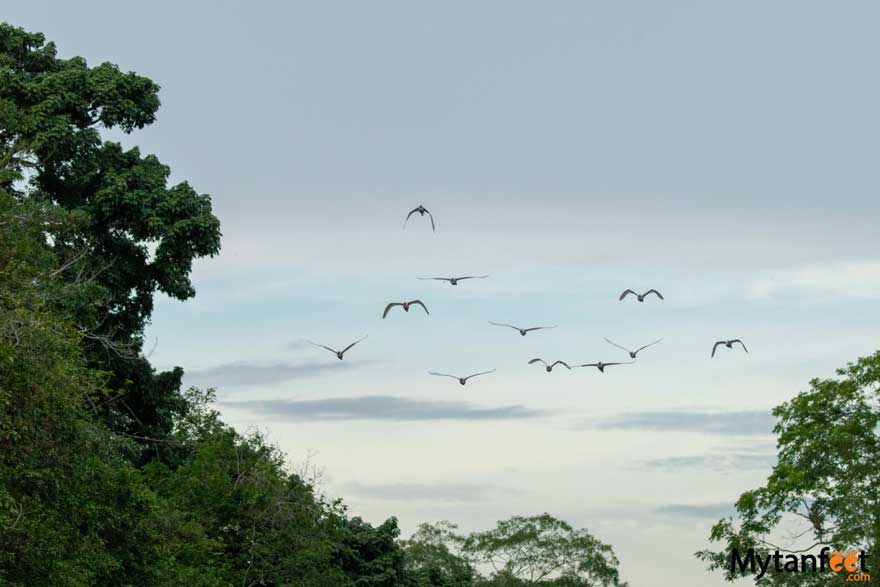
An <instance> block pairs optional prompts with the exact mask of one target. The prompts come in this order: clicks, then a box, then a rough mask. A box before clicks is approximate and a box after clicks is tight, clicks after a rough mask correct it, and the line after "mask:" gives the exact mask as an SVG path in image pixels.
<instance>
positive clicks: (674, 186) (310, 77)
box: [3, 0, 880, 587]
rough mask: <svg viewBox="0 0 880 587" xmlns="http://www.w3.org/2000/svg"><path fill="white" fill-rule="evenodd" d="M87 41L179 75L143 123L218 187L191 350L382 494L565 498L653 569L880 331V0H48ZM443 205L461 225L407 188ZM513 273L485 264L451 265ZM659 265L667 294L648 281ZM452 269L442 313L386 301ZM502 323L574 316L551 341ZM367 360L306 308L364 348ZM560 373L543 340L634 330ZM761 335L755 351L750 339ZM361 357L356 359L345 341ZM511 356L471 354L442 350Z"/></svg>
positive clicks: (249, 411) (291, 446)
mask: <svg viewBox="0 0 880 587" xmlns="http://www.w3.org/2000/svg"><path fill="white" fill-rule="evenodd" d="M3 18H4V19H7V20H8V21H10V22H12V23H14V24H17V25H19V26H23V27H25V28H27V29H30V30H38V31H42V32H44V33H46V35H47V36H48V37H49V38H50V39H52V40H54V41H56V42H57V43H58V45H59V48H60V50H61V52H62V54H63V55H68V56H69V55H74V54H77V55H83V56H84V57H86V58H87V59H89V61H90V62H92V63H98V62H100V61H103V60H111V61H113V62H115V63H118V64H119V65H120V67H121V68H122V69H124V70H135V71H137V72H139V73H141V74H144V75H148V76H150V77H151V78H153V79H155V80H156V81H157V82H158V83H159V84H160V85H161V86H162V93H161V98H162V102H163V107H162V110H161V111H160V112H159V121H158V123H157V124H155V125H154V126H153V127H151V128H149V129H146V130H144V131H141V132H138V133H135V134H134V135H132V136H131V137H126V138H125V139H124V141H125V142H126V143H127V144H138V145H140V146H141V147H142V148H143V150H144V151H146V152H155V153H156V154H158V155H159V157H160V158H161V159H162V160H163V161H165V162H166V163H168V164H169V165H171V167H172V168H173V170H174V176H175V178H177V179H183V178H186V179H187V180H189V181H190V182H191V183H192V184H193V185H194V186H195V187H196V189H198V190H200V191H204V192H207V193H210V194H211V195H212V197H213V199H214V204H215V209H216V211H217V213H218V215H219V216H220V218H221V221H222V222H223V232H224V242H223V251H222V254H221V255H220V257H218V258H217V259H214V260H209V261H203V262H199V263H198V264H197V265H196V270H195V275H194V280H195V283H196V286H197V289H198V292H199V293H198V296H197V298H196V299H195V300H191V301H189V302H187V303H184V304H180V303H178V302H172V301H168V300H160V302H159V303H158V305H157V308H156V313H155V316H154V320H153V325H152V327H151V328H150V330H149V333H148V336H149V338H150V341H149V343H148V346H149V344H152V341H153V340H154V339H158V343H157V346H156V349H155V352H154V353H153V355H152V360H153V361H154V363H155V364H156V365H158V366H160V367H170V366H172V365H178V364H179V365H182V366H183V367H184V368H185V369H187V370H188V371H189V375H188V381H190V382H192V383H197V384H199V385H206V386H207V385H212V386H215V387H217V388H218V389H219V393H218V395H219V398H220V400H221V402H222V403H221V407H222V409H223V412H224V416H225V417H226V418H227V419H229V420H230V421H231V422H232V423H234V424H235V425H236V426H238V427H239V428H242V429H247V428H249V427H259V428H260V429H263V430H265V431H267V433H268V435H269V437H270V438H272V439H273V440H274V441H275V442H277V443H278V444H279V446H281V447H282V448H283V449H285V450H286V451H287V452H288V453H289V455H290V458H291V460H292V462H293V463H294V464H297V463H302V462H303V461H304V460H305V459H306V458H308V456H309V455H310V454H311V455H312V456H311V459H312V461H313V462H314V463H315V464H317V465H319V466H321V467H322V468H323V470H324V488H325V490H326V491H328V492H329V493H331V494H333V495H340V496H343V497H344V498H345V499H346V501H347V502H348V503H349V504H350V505H351V508H352V511H353V513H356V514H361V515H364V516H365V517H367V518H368V519H370V520H371V521H375V522H378V521H380V520H381V519H383V518H384V517H387V516H389V515H397V516H398V517H399V518H400V521H401V526H402V527H403V529H404V531H405V532H409V531H411V530H412V529H413V528H414V527H415V525H416V524H417V523H418V522H421V521H433V520H439V519H449V520H451V521H455V522H459V523H460V524H461V525H462V527H463V528H464V529H465V530H472V529H481V528H486V527H488V526H489V525H491V524H492V523H493V522H494V521H495V520H497V519H499V518H502V517H506V516H509V515H513V514H529V513H538V512H541V511H545V510H547V511H550V512H551V513H554V514H556V515H559V516H562V517H565V518H566V519H568V520H569V521H571V522H572V523H574V524H576V525H579V526H585V527H588V528H589V529H590V530H592V531H593V532H594V533H595V534H596V535H597V536H599V538H601V539H602V540H605V541H607V542H610V543H611V544H612V545H613V546H614V548H615V550H616V551H617V553H618V554H619V556H620V558H621V560H622V571H623V574H624V576H625V578H627V579H628V580H630V581H631V583H632V584H633V585H634V586H645V585H673V584H674V585H680V586H682V587H697V586H699V587H705V586H708V585H719V586H720V585H722V584H723V583H722V581H721V580H720V577H717V576H709V575H706V574H705V572H704V571H703V567H702V565H701V563H700V562H699V561H697V560H696V559H694V558H693V557H692V553H693V552H694V551H695V550H698V549H700V548H703V547H705V546H706V538H707V536H708V529H709V527H710V525H711V523H712V522H713V521H714V520H715V519H717V517H718V516H719V515H723V513H724V512H725V511H727V510H726V508H727V507H728V506H729V504H730V503H732V502H733V500H735V498H736V497H737V496H738V494H739V493H740V492H742V491H744V490H747V489H750V488H754V487H755V486H757V485H758V484H759V483H761V481H762V480H763V479H764V478H765V476H766V474H767V472H768V470H769V467H770V464H771V463H772V452H773V450H772V449H773V439H772V437H771V436H769V435H767V434H763V433H762V432H761V431H762V430H764V429H765V428H766V425H769V421H768V420H767V416H766V412H767V410H769V408H770V407H772V406H773V405H776V404H778V403H780V402H781V401H784V400H785V399H787V398H789V397H791V396H792V395H794V394H795V393H796V392H797V391H798V390H801V389H804V388H805V387H806V385H807V382H808V380H809V379H810V378H812V377H815V376H830V375H831V374H832V373H833V369H834V368H835V367H838V366H841V365H843V364H844V363H845V362H846V361H847V360H852V359H855V358H856V357H858V356H863V355H866V354H869V353H871V352H873V351H874V350H875V349H876V348H877V346H878V342H880V341H878V339H877V335H876V333H877V331H878V325H880V312H878V304H877V298H878V294H877V291H880V289H878V288H880V256H878V254H877V252H876V251H877V249H878V244H880V237H878V232H877V229H876V219H877V217H878V213H880V198H878V197H877V193H878V188H880V179H878V174H877V171H876V170H877V169H880V161H878V159H880V151H878V149H877V136H878V135H880V132H878V131H880V120H878V116H877V114H876V112H877V106H876V105H877V104H878V103H880V81H878V78H877V76H876V75H875V73H874V72H875V70H876V64H877V63H878V61H880V38H878V37H877V35H876V23H877V22H878V18H880V7H878V6H877V5H876V3H870V2H848V3H846V4H845V5H842V4H839V3H838V4H829V3H826V2H803V1H800V2H774V3H766V2H737V3H720V2H684V1H680V2H663V3H660V2H615V3H601V4H600V3H595V2H593V3H588V2H555V3H552V4H550V3H537V2H529V3H526V2H500V1H496V2H480V3H474V2H444V3H442V4H441V3H434V4H428V3H413V2H371V3H354V2H350V3H340V2H321V3H302V2H284V3H282V2H163V1H158V2H150V3H134V2H109V1H107V2H97V1H86V2H78V3H75V4H74V3H67V2H45V1H40V0H32V1H30V2H27V3H17V4H12V5H9V6H6V7H5V11H4V15H3ZM420 203H422V204H424V205H426V206H427V207H428V208H430V209H431V210H432V211H433V212H434V214H435V217H436V219H437V223H438V230H437V233H436V234H432V233H431V232H430V229H429V228H428V226H427V225H426V224H425V223H424V222H423V221H419V219H417V218H414V219H413V221H411V223H410V226H409V227H408V228H407V230H406V231H402V230H401V225H402V222H403V218H404V216H405V214H406V212H407V211H408V210H409V209H411V208H413V207H414V206H416V205H418V204H420ZM473 273H490V274H491V278H490V279H487V280H480V281H472V282H465V283H462V284H461V285H459V286H458V287H456V288H452V287H450V286H448V285H444V284H440V283H433V282H423V281H417V280H416V279H415V278H416V277H417V276H426V275H444V274H450V275H452V274H473ZM627 287H632V288H634V289H647V288H648V287H657V288H658V289H660V290H661V291H662V292H663V293H664V294H665V296H666V298H667V299H666V301H665V302H658V301H657V300H654V299H652V300H650V301H648V302H646V303H644V304H639V303H637V302H635V301H633V300H628V301H627V302H626V303H622V302H618V301H617V295H618V294H619V292H620V291H621V290H622V289H624V288H627ZM411 297H420V298H421V299H423V300H425V302H426V303H427V304H428V306H429V308H430V309H431V311H432V314H431V316H430V317H425V316H423V315H419V314H418V310H416V311H415V313H414V312H411V313H410V314H400V315H397V314H394V315H392V316H391V317H389V319H388V320H384V321H383V320H381V318H380V315H381V311H382V308H383V307H384V304H385V303H386V302H387V301H391V300H397V299H404V298H406V299H409V298H411ZM488 320H494V321H501V322H513V323H517V324H518V323H522V324H523V325H525V326H528V325H532V324H559V328H557V329H555V330H548V331H543V332H538V333H532V334H529V335H528V336H527V337H525V338H522V337H520V336H519V335H518V334H516V333H515V332H512V331H508V330H502V329H497V328H495V327H492V326H489V325H488V324H487V323H486V322H487V321H488ZM364 334H369V335H370V338H369V339H368V340H366V341H364V342H363V343H362V344H361V345H359V346H357V347H355V348H354V349H353V350H352V351H351V352H350V355H347V357H346V361H345V363H342V364H340V363H339V361H337V360H336V359H335V357H333V356H332V355H330V354H329V353H326V352H325V351H322V350H321V349H315V348H312V347H309V346H307V345H304V344H302V339H303V338H312V339H316V340H319V341H321V342H323V343H325V344H329V345H330V346H335V345H339V346H344V345H345V344H347V343H348V342H350V341H352V340H355V339H356V338H359V337H360V336H363V335H364ZM606 336H607V337H610V338H612V339H614V340H616V341H618V342H620V343H622V344H625V345H629V346H640V345H641V344H645V343H647V342H650V341H652V340H654V339H656V338H659V337H664V341H663V343H661V344H660V345H657V346H656V347H653V348H651V349H648V350H647V351H645V352H644V354H643V355H641V356H640V360H639V363H638V364H636V365H630V366H625V367H619V368H617V369H614V368H611V369H609V370H608V372H606V373H605V374H600V373H598V372H596V371H595V370H590V371H585V370H580V371H572V372H557V371H554V372H553V373H552V374H549V375H548V374H546V373H544V372H543V371H542V370H540V369H539V368H532V367H530V366H528V365H527V364H526V361H527V360H528V359H530V358H532V357H533V356H545V357H546V358H551V359H555V358H561V359H565V360H570V361H573V362H591V361H594V360H597V359H602V360H605V361H609V360H617V359H626V356H625V355H623V354H622V353H620V352H619V351H617V349H614V348H613V347H611V346H609V345H607V344H606V343H605V342H604V341H603V340H602V339H603V337H606ZM729 337H741V338H742V339H743V340H745V341H746V344H748V345H749V349H750V351H751V353H749V354H748V355H746V354H744V353H741V352H730V351H726V349H721V350H722V351H726V352H720V354H719V356H717V357H716V358H715V359H712V360H710V359H709V351H710V349H711V344H712V342H714V341H715V340H717V339H719V338H729ZM343 365H347V366H348V367H347V368H344V367H343ZM487 368H497V369H498V371H497V373H495V374H493V375H488V376H486V377H485V378H481V379H476V380H473V381H472V382H470V383H469V384H468V386H467V387H465V388H462V387H461V386H459V385H458V384H457V383H456V382H454V381H452V380H447V379H440V378H433V377H430V376H428V375H427V374H426V371H428V370H439V371H446V372H453V373H459V372H460V373H462V374H464V373H468V372H473V371H479V370H483V369H487Z"/></svg>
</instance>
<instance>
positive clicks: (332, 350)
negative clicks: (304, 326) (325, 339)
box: [306, 334, 370, 361]
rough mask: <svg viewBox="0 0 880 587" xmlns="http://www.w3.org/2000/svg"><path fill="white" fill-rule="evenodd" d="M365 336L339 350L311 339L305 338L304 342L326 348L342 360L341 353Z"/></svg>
mask: <svg viewBox="0 0 880 587" xmlns="http://www.w3.org/2000/svg"><path fill="white" fill-rule="evenodd" d="M367 336H370V335H369V334H368V335H367ZM367 336H365V337H364V338H359V339H358V340H356V341H354V342H353V343H351V344H350V345H348V346H347V347H345V348H344V349H342V350H341V351H337V350H336V349H331V348H330V347H328V346H324V345H322V344H318V343H316V342H312V341H310V340H307V341H306V342H308V343H309V344H313V345H315V346H319V347H321V348H322V349H327V350H328V351H330V352H331V353H333V354H335V355H336V358H337V359H339V360H340V361H341V360H342V355H344V354H345V353H346V351H348V349H350V348H351V347H353V346H354V345H356V344H357V343H359V342H360V341H362V340H364V339H366V338H367Z"/></svg>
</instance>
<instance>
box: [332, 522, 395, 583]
mask: <svg viewBox="0 0 880 587" xmlns="http://www.w3.org/2000/svg"><path fill="white" fill-rule="evenodd" d="M341 523H342V524H341V527H342V531H343V534H342V540H341V545H340V548H339V550H338V554H337V557H338V561H339V566H340V567H341V568H342V570H343V572H344V573H345V574H346V576H347V577H348V579H349V581H350V585H351V586H352V587H400V586H403V585H406V575H405V570H404V564H403V550H402V549H401V547H400V545H399V544H398V542H397V537H398V536H399V535H400V529H399V528H398V527H397V519H396V518H389V519H388V520H386V521H385V522H383V523H382V524H380V525H379V526H376V527H373V526H371V525H370V524H368V523H367V522H365V521H364V520H362V519H361V518H359V517H354V518H351V519H345V518H343V519H342V520H341Z"/></svg>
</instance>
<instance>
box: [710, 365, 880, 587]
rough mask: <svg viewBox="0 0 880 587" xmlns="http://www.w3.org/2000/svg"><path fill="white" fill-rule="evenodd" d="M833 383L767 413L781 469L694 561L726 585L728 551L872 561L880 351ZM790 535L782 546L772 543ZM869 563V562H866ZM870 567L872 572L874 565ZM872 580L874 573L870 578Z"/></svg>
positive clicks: (879, 481)
mask: <svg viewBox="0 0 880 587" xmlns="http://www.w3.org/2000/svg"><path fill="white" fill-rule="evenodd" d="M837 375H838V378H836V379H813V380H812V381H810V388H809V390H808V391H805V392H802V393H800V394H799V395H797V396H796V397H795V398H794V399H792V400H791V401H788V402H786V403H784V404H782V405H780V406H778V407H777V408H775V409H774V410H773V413H774V415H775V416H776V418H777V419H778V421H777V424H776V427H775V428H774V433H775V434H776V436H777V451H778V462H777V464H776V466H774V467H773V471H772V472H771V474H770V476H769V478H768V479H767V483H766V484H765V485H764V486H763V487H760V488H758V489H755V490H752V491H748V492H746V493H744V494H742V496H740V498H739V500H738V501H737V502H736V510H737V517H738V520H735V519H734V518H733V517H729V518H725V519H723V520H720V521H719V522H718V523H717V524H716V525H715V526H714V527H713V529H712V533H711V536H710V539H711V540H712V541H713V542H721V543H722V544H723V548H722V549H721V550H718V551H712V550H704V551H701V552H698V553H697V556H698V557H700V558H701V559H703V560H705V561H707V562H708V563H709V568H710V569H712V570H719V571H723V572H724V574H725V577H726V578H727V579H728V580H731V581H732V580H734V579H735V578H737V577H739V576H740V573H739V569H738V568H737V569H736V570H734V569H732V568H731V554H732V552H733V550H734V549H736V550H738V551H740V552H742V553H745V552H746V551H747V550H748V549H749V548H753V549H755V552H756V553H757V554H758V555H760V556H764V555H766V554H770V553H772V552H774V551H776V550H779V551H780V552H782V553H786V554H800V553H802V552H807V551H812V550H814V549H816V548H819V547H821V546H829V547H831V548H833V549H843V550H853V549H856V550H863V551H866V552H867V553H868V554H869V555H870V554H872V553H873V552H875V549H876V547H877V537H878V535H880V436H878V424H880V352H877V353H874V354H873V355H871V356H869V357H865V358H860V359H858V360H857V361H856V362H855V363H850V364H848V365H847V366H846V367H845V368H843V369H839V370H838V371H837ZM780 533H783V534H787V535H789V536H790V538H789V539H788V540H786V541H785V542H784V543H780V542H781V541H780V540H778V539H774V538H773V536H776V535H779V534H780ZM872 560H875V561H876V557H872ZM874 564H875V566H876V563H874ZM875 572H876V571H875ZM760 584H762V585H836V584H843V579H842V578H841V577H840V576H838V575H836V574H834V573H833V572H830V571H828V572H826V573H824V574H821V573H784V572H783V573H776V572H775V571H774V570H773V566H772V565H771V570H770V572H768V573H767V575H766V576H765V577H763V578H762V579H761V580H760Z"/></svg>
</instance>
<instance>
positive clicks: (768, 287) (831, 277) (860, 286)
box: [748, 260, 880, 299]
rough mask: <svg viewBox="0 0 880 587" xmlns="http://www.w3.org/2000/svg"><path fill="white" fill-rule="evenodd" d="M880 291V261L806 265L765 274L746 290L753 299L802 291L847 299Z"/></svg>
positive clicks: (868, 295) (870, 295)
mask: <svg viewBox="0 0 880 587" xmlns="http://www.w3.org/2000/svg"><path fill="white" fill-rule="evenodd" d="M878 289H880V261H875V260H866V261H850V262H843V263H833V264H823V265H808V266H803V267H795V268H791V269H785V270H782V271H776V272H769V273H765V274H763V275H761V276H760V277H758V278H756V279H755V280H754V281H753V282H752V283H751V285H750V286H749V287H748V294H749V296H750V297H752V298H755V299H762V298H768V297H771V296H773V295H775V294H778V293H790V292H802V293H811V294H830V295H834V296H848V297H873V296H874V295H876V292H877V290H878Z"/></svg>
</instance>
